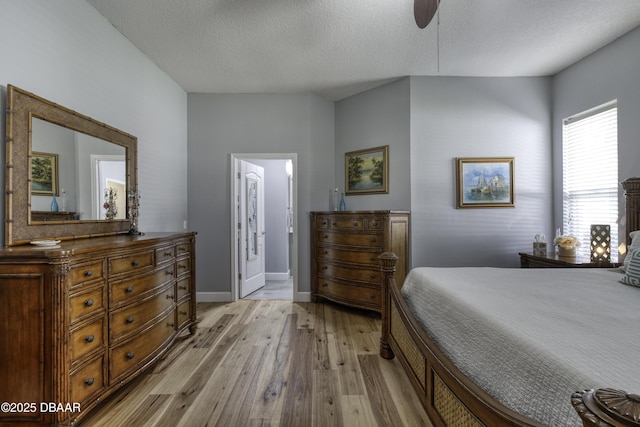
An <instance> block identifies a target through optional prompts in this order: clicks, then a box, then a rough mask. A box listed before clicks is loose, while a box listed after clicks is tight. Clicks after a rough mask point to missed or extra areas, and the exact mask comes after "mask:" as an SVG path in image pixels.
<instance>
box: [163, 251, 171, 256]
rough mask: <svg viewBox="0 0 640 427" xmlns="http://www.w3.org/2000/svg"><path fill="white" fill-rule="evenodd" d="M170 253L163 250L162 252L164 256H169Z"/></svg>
mask: <svg viewBox="0 0 640 427" xmlns="http://www.w3.org/2000/svg"><path fill="white" fill-rule="evenodd" d="M171 255H172V254H171V252H165V253H164V256H171Z"/></svg>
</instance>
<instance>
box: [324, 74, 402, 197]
mask: <svg viewBox="0 0 640 427" xmlns="http://www.w3.org/2000/svg"><path fill="white" fill-rule="evenodd" d="M410 118H411V114H410V90H409V79H408V78H404V79H401V80H398V81H395V82H392V83H389V84H386V85H384V86H381V87H378V88H376V89H371V90H369V91H367V92H364V93H361V94H358V95H354V96H352V97H349V98H346V99H344V100H342V101H339V102H337V103H336V133H335V135H336V136H335V143H336V153H335V164H336V175H335V183H334V185H333V187H331V186H329V187H327V189H326V191H327V194H328V192H329V190H330V189H331V188H336V187H337V188H338V189H339V192H344V187H345V172H344V155H345V153H347V152H349V151H356V150H363V149H367V148H373V147H379V146H382V145H389V194H370V195H351V196H347V197H345V203H346V205H347V210H368V209H390V210H410V209H411V192H410V190H411V175H410V172H411V170H410V169H411V166H410V162H409V149H410V140H411V127H410ZM328 198H329V196H328V195H327V199H328ZM329 206H330V204H329V202H327V204H326V206H325V209H329Z"/></svg>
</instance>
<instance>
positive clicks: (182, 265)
mask: <svg viewBox="0 0 640 427" xmlns="http://www.w3.org/2000/svg"><path fill="white" fill-rule="evenodd" d="M178 267H180V268H184V269H185V270H186V269H187V265H186V264H180V265H178Z"/></svg>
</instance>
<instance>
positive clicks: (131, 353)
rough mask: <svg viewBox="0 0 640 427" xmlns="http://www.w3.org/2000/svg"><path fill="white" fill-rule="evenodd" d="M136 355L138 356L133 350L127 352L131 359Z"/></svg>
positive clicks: (128, 357)
mask: <svg viewBox="0 0 640 427" xmlns="http://www.w3.org/2000/svg"><path fill="white" fill-rule="evenodd" d="M134 357H136V354H135V353H134V352H133V351H132V352H129V353H127V359H129V360H131V359H133V358H134Z"/></svg>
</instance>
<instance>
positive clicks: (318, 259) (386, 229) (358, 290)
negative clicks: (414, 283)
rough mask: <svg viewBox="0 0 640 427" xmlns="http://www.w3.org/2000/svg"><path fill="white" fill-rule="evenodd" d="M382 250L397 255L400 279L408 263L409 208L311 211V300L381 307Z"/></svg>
mask: <svg viewBox="0 0 640 427" xmlns="http://www.w3.org/2000/svg"><path fill="white" fill-rule="evenodd" d="M382 252H394V253H395V254H396V255H397V256H398V257H399V259H398V262H397V264H396V268H397V270H396V277H397V280H398V282H400V283H402V282H403V281H404V278H405V276H406V274H407V270H408V268H409V212H401V211H351V212H336V211H333V212H311V292H312V294H311V295H312V300H313V301H318V300H321V299H323V298H324V299H328V300H332V301H334V302H338V303H342V304H346V305H350V306H353V307H359V308H364V309H369V310H374V311H378V312H379V311H380V310H381V305H382V295H381V286H382V273H381V271H380V263H379V262H378V256H379V255H380V254H381V253H382Z"/></svg>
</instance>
